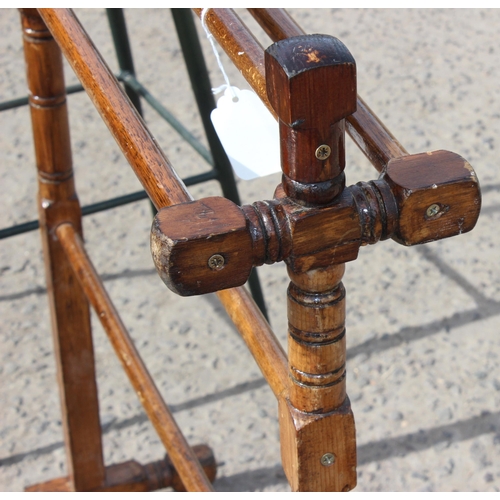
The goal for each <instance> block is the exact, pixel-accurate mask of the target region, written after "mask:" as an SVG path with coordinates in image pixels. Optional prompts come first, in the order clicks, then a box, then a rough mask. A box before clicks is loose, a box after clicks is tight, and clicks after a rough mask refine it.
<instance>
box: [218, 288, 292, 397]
mask: <svg viewBox="0 0 500 500" xmlns="http://www.w3.org/2000/svg"><path fill="white" fill-rule="evenodd" d="M217 296H218V297H219V299H220V301H221V303H222V305H223V306H224V307H225V309H226V312H227V313H228V315H229V317H230V318H231V320H232V321H233V323H234V325H235V326H236V328H237V329H238V331H239V332H240V335H241V336H242V338H243V340H244V341H245V343H246V344H247V347H248V349H249V351H250V352H251V353H252V355H253V357H254V358H255V362H256V363H257V365H258V366H259V368H260V370H261V371H262V374H263V375H264V377H265V379H266V380H267V383H268V384H269V387H270V388H271V390H272V391H273V393H274V395H275V396H276V398H278V400H279V399H281V398H283V397H286V396H287V388H288V370H287V358H286V354H285V352H284V351H283V348H282V347H281V344H280V343H279V340H278V339H277V338H276V336H275V335H274V333H273V331H272V330H271V328H270V326H269V324H268V322H267V321H266V319H265V318H264V316H263V315H262V313H261V312H260V311H259V310H258V309H257V310H256V307H255V305H254V302H253V300H252V298H251V297H250V296H249V295H248V293H246V291H245V290H244V289H243V288H241V287H240V288H233V289H230V290H222V291H220V292H217Z"/></svg>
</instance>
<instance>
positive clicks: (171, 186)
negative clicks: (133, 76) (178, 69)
mask: <svg viewBox="0 0 500 500" xmlns="http://www.w3.org/2000/svg"><path fill="white" fill-rule="evenodd" d="M40 14H41V16H42V18H43V19H44V21H45V22H46V23H47V27H48V28H49V29H50V31H51V32H52V35H53V36H54V38H55V40H56V41H57V43H58V44H59V46H60V47H61V50H62V52H63V54H64V55H65V56H66V59H67V60H68V62H69V63H70V65H71V67H72V68H73V70H74V72H75V73H76V75H77V76H78V78H79V79H80V81H81V82H82V85H83V87H84V88H85V90H86V91H87V94H88V95H89V97H90V98H91V100H92V102H93V103H94V106H95V107H96V109H97V111H99V113H100V115H101V117H102V119H103V120H104V122H105V123H106V125H107V127H108V128H109V130H110V131H111V133H112V135H113V137H114V138H115V140H116V142H117V144H118V145H119V146H120V149H121V150H122V152H123V154H124V156H125V158H126V159H127V160H128V162H129V163H130V165H131V167H132V168H133V169H134V171H135V173H136V175H137V177H138V179H139V180H140V181H141V183H142V185H143V186H144V189H145V190H146V192H147V193H148V196H149V197H150V198H151V201H152V202H153V203H154V205H155V206H156V208H158V209H159V208H161V207H164V206H167V205H172V204H176V203H182V202H184V201H188V200H190V199H192V198H191V195H190V194H189V192H188V191H187V189H186V187H185V186H184V183H183V182H182V180H181V179H180V178H179V176H178V175H177V173H176V172H175V171H174V169H173V168H172V166H171V165H170V163H169V161H168V159H167V157H166V156H165V154H164V153H163V151H162V150H161V149H160V148H159V146H158V145H157V144H156V142H155V140H154V137H153V136H152V134H151V133H150V132H149V130H148V129H147V127H146V125H145V124H144V121H143V120H142V118H141V116H140V115H139V113H138V112H137V111H136V109H135V108H134V106H132V104H131V102H130V100H129V99H128V97H127V96H126V94H125V93H124V91H123V90H122V88H121V87H120V85H119V83H118V81H117V80H116V78H115V77H114V75H113V74H112V73H111V71H110V70H109V68H108V66H107V65H106V63H105V62H104V60H103V59H102V57H101V55H100V54H99V52H98V51H97V49H96V48H95V46H94V44H93V43H92V41H91V40H90V38H89V37H88V35H87V33H86V32H85V30H84V29H83V27H82V25H81V24H80V23H79V21H78V20H77V19H76V17H75V15H74V14H73V12H72V11H71V10H69V9H40Z"/></svg>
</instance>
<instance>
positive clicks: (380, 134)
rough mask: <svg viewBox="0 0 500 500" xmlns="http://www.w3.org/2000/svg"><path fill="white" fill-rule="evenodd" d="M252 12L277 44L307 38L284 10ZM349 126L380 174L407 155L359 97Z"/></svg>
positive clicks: (356, 141)
mask: <svg viewBox="0 0 500 500" xmlns="http://www.w3.org/2000/svg"><path fill="white" fill-rule="evenodd" d="M249 11H250V13H251V14H252V16H253V17H254V18H255V19H256V20H257V22H258V23H259V24H260V25H261V26H262V28H264V30H265V31H266V33H267V34H268V35H269V36H270V38H271V39H272V40H273V41H275V42H277V41H279V40H284V39H285V38H290V37H292V36H299V35H303V34H304V31H303V30H302V28H300V26H298V25H297V24H296V23H295V21H294V20H293V19H292V18H291V17H290V16H289V14H288V13H287V12H286V10H284V9H249ZM346 122H347V123H346V129H347V132H348V133H349V135H350V136H351V137H352V139H353V140H354V142H355V143H356V144H357V145H358V147H359V148H360V149H361V151H363V153H364V154H365V155H366V156H367V157H368V159H369V160H370V161H371V163H372V164H373V166H374V167H375V168H376V169H377V170H378V171H379V172H381V171H382V170H383V169H384V167H385V165H387V163H388V162H389V160H391V159H392V158H399V157H401V156H405V155H407V154H408V152H407V151H406V149H405V148H404V147H403V146H402V145H401V144H400V143H399V142H398V141H397V139H396V138H395V137H394V136H393V135H392V133H391V132H390V131H389V130H388V129H387V128H386V127H385V125H384V124H383V123H382V122H381V121H380V120H379V119H378V117H377V116H376V115H375V114H374V113H373V111H372V110H371V109H370V108H369V107H368V106H367V104H366V103H365V102H364V100H363V99H362V98H361V97H360V96H359V95H358V99H357V110H356V112H355V113H353V114H352V115H350V116H349V117H347V119H346Z"/></svg>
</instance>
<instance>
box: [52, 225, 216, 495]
mask: <svg viewBox="0 0 500 500" xmlns="http://www.w3.org/2000/svg"><path fill="white" fill-rule="evenodd" d="M56 235H57V237H58V239H59V241H60V243H61V246H62V247H63V249H64V251H65V253H66V256H67V258H68V260H69V262H70V264H71V267H72V268H73V270H74V272H75V275H76V276H77V277H78V280H79V282H80V285H81V286H82V288H83V290H84V292H85V294H86V296H87V298H88V300H89V302H90V304H91V305H92V307H93V309H94V311H95V312H96V314H97V317H98V318H99V320H100V322H101V324H102V326H103V328H104V330H105V331H106V334H107V335H108V338H109V340H110V342H111V344H112V346H113V348H114V350H115V352H116V355H117V356H118V359H119V360H120V362H121V364H122V366H123V369H124V370H125V373H126V374H127V376H128V378H129V380H130V382H131V384H132V386H133V387H134V389H135V391H136V393H137V396H138V397H139V400H140V402H141V404H142V405H143V407H144V410H145V411H146V414H147V415H148V417H149V419H150V421H151V423H152V424H153V426H154V428H155V429H156V432H157V433H158V436H159V437H160V439H161V441H162V442H163V444H164V446H165V449H166V450H167V452H168V455H169V457H170V459H171V460H172V463H173V464H174V466H175V468H176V470H177V472H178V473H179V476H180V477H181V480H182V482H183V484H184V486H185V487H186V489H187V490H188V491H212V490H213V488H212V485H211V483H210V481H209V480H208V478H207V476H206V474H205V472H204V471H203V469H202V467H201V465H200V463H199V462H198V459H197V458H196V456H195V454H194V452H193V450H192V448H191V447H190V446H189V444H188V443H187V441H186V439H185V437H184V436H183V434H182V432H181V430H180V429H179V427H178V425H177V423H176V421H175V419H174V417H173V416H172V414H171V412H170V410H169V408H168V406H167V405H166V403H165V402H164V401H163V398H162V396H161V394H160V392H159V391H158V388H157V387H156V385H155V383H154V381H153V379H152V378H151V376H150V374H149V372H148V370H147V368H146V366H145V365H144V363H143V361H142V359H141V357H140V355H139V353H138V351H137V349H136V348H135V345H134V343H133V341H132V339H131V338H130V335H129V333H128V331H127V329H126V328H125V326H124V324H123V323H122V321H121V319H120V317H119V315H118V312H117V311H116V309H115V307H114V305H113V303H112V302H111V300H110V298H109V296H108V294H107V292H106V290H105V289H104V287H103V285H102V282H101V280H100V278H99V276H98V274H97V272H96V270H95V268H94V266H93V265H92V262H91V261H90V259H89V257H88V255H87V252H86V251H85V248H84V245H83V241H82V239H81V238H80V236H79V234H78V233H77V232H76V231H75V228H74V227H73V226H72V225H71V224H61V225H60V226H58V227H57V230H56Z"/></svg>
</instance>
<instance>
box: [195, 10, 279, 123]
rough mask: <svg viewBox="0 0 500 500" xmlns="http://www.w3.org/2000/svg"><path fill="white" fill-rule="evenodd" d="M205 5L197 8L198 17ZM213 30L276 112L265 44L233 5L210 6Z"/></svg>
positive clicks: (238, 66)
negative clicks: (268, 81) (269, 91)
mask: <svg viewBox="0 0 500 500" xmlns="http://www.w3.org/2000/svg"><path fill="white" fill-rule="evenodd" d="M202 10H203V9H193V11H194V12H195V13H196V15H197V16H198V17H200V16H201V13H202ZM205 21H206V23H207V26H208V29H209V30H210V33H211V34H212V35H213V36H214V38H215V39H216V40H217V42H218V43H219V44H220V46H221V47H222V48H223V49H224V51H225V52H226V54H227V55H228V56H229V58H230V59H231V61H232V62H233V64H234V65H235V66H236V67H237V68H238V69H239V70H240V72H241V74H242V75H243V77H244V78H245V80H246V81H247V82H248V83H249V84H250V87H252V89H253V90H254V91H255V93H256V94H257V95H258V96H259V97H260V99H261V100H262V102H263V103H264V104H265V105H266V107H267V108H268V109H269V111H270V112H271V113H272V114H273V116H274V117H276V113H275V111H274V109H273V107H272V106H271V104H270V103H269V99H268V98H267V91H266V76H265V69H264V48H263V47H262V45H261V44H260V43H259V42H258V40H257V39H256V38H255V37H254V36H253V35H252V33H251V32H250V30H249V29H248V28H247V27H246V25H245V24H244V23H243V22H242V21H241V19H240V18H239V17H238V15H237V14H235V13H234V11H233V10H232V9H210V10H209V11H208V12H207V14H206V16H205Z"/></svg>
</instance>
